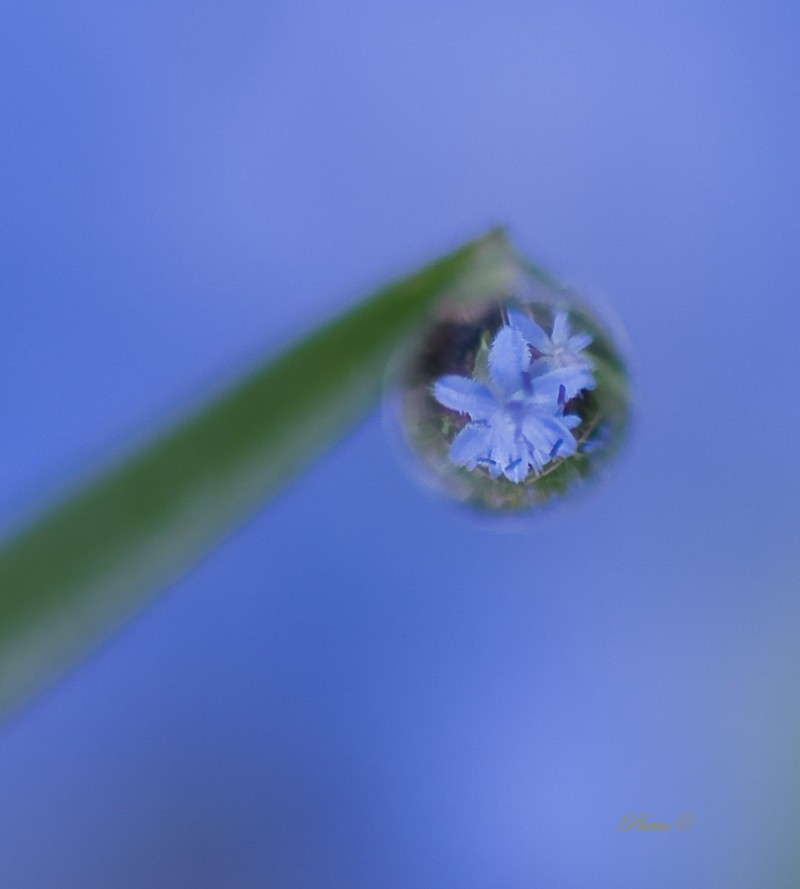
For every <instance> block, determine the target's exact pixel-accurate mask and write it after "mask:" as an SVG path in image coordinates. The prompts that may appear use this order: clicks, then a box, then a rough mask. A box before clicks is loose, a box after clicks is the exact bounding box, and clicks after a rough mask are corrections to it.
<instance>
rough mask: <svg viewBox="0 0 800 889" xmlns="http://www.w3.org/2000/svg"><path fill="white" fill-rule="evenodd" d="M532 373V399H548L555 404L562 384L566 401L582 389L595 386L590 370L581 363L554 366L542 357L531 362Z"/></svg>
mask: <svg viewBox="0 0 800 889" xmlns="http://www.w3.org/2000/svg"><path fill="white" fill-rule="evenodd" d="M532 375H533V379H532V383H533V399H534V400H535V401H542V400H545V399H549V400H551V401H552V402H553V404H555V403H556V402H557V401H558V393H559V389H560V388H561V387H562V386H563V387H564V389H565V398H566V400H567V401H569V400H570V399H571V398H574V397H575V396H576V395H577V394H578V393H579V392H580V391H581V390H582V389H594V387H595V382H594V377H593V376H592V373H591V371H590V370H589V369H588V368H587V367H585V366H584V365H581V364H570V365H567V366H566V367H555V366H553V364H552V363H551V362H549V361H548V360H547V359H546V358H542V359H541V360H540V361H535V362H534V363H533V368H532Z"/></svg>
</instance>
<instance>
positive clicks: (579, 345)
mask: <svg viewBox="0 0 800 889" xmlns="http://www.w3.org/2000/svg"><path fill="white" fill-rule="evenodd" d="M591 342H592V338H591V337H590V336H589V334H588V333H574V334H573V335H572V336H571V337H570V338H569V339H568V340H567V349H568V350H569V351H570V352H580V351H581V349H585V348H586V347H587V346H589V345H591Z"/></svg>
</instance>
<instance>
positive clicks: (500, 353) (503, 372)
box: [489, 327, 531, 398]
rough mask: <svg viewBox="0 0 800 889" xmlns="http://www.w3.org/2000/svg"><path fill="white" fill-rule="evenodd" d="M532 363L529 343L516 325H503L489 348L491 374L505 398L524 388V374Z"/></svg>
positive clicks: (495, 384)
mask: <svg viewBox="0 0 800 889" xmlns="http://www.w3.org/2000/svg"><path fill="white" fill-rule="evenodd" d="M530 363H531V356H530V352H529V351H528V344H527V343H526V342H525V338H524V337H523V335H522V333H520V331H519V330H517V329H516V328H515V327H501V328H500V330H499V331H498V332H497V335H496V336H495V338H494V341H493V342H492V347H491V349H489V375H490V376H491V378H492V383H493V384H494V386H495V387H496V388H497V390H498V392H499V393H501V394H502V396H503V397H504V398H509V397H510V396H511V395H513V394H514V393H515V392H518V391H519V390H520V389H521V388H523V378H522V375H523V373H525V372H526V371H527V370H528V367H529V365H530Z"/></svg>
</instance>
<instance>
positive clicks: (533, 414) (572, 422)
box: [434, 319, 593, 482]
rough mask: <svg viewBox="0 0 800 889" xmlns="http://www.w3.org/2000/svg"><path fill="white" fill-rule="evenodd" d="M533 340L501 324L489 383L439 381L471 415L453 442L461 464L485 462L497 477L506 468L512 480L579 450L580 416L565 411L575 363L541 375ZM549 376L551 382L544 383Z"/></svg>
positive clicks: (441, 397)
mask: <svg viewBox="0 0 800 889" xmlns="http://www.w3.org/2000/svg"><path fill="white" fill-rule="evenodd" d="M526 320H527V319H526ZM530 323H531V324H532V325H534V322H530ZM534 326H536V325H534ZM538 329H539V328H537V330H538ZM530 346H531V343H529V342H526V338H525V337H523V334H522V332H521V331H520V330H519V329H518V328H515V327H501V328H500V330H499V331H498V333H497V335H496V336H495V338H494V341H493V343H492V346H491V348H490V350H489V384H488V386H484V385H482V384H481V383H479V382H477V381H476V380H474V379H470V378H468V377H460V376H454V375H448V376H444V377H442V378H441V379H439V380H437V381H436V383H435V384H434V395H435V397H436V400H437V401H438V402H439V403H440V404H442V405H444V407H447V408H450V409H451V410H454V411H458V412H459V413H463V414H466V415H467V416H468V417H469V418H470V422H469V423H468V424H467V425H466V426H465V427H464V428H463V429H462V430H461V431H460V432H459V433H458V434H457V435H456V437H455V439H454V440H453V443H452V445H451V446H450V459H451V460H452V461H453V462H454V463H456V464H457V465H459V466H466V467H467V468H469V469H476V468H478V467H480V468H483V469H485V470H486V471H487V472H488V473H489V475H491V476H492V477H496V476H498V475H500V474H501V473H502V474H503V475H505V477H506V478H507V479H509V480H510V481H512V482H521V481H522V480H523V479H524V478H525V477H526V476H527V475H528V473H529V472H530V471H531V470H533V472H537V473H538V472H541V471H542V469H544V467H545V466H546V465H547V464H548V463H550V461H551V460H553V459H554V458H555V457H556V456H559V457H568V456H570V455H571V454H574V453H575V450H576V448H577V444H576V441H575V438H574V437H573V435H572V431H571V430H572V429H574V428H575V427H576V426H578V425H580V423H581V418H580V417H579V416H577V415H576V414H566V415H565V414H564V402H565V398H566V391H567V389H566V384H567V383H569V385H570V389H571V390H573V389H574V382H575V381H574V374H573V372H572V367H571V366H569V365H565V366H564V367H563V368H555V369H552V370H548V371H547V373H545V374H544V375H538V374H537V369H538V366H539V365H540V364H541V363H542V361H543V359H542V358H541V357H535V358H533V359H532V356H531V354H530V352H529V348H530ZM545 379H547V380H548V384H547V385H545V386H543V387H540V382H541V381H542V380H545ZM591 385H593V381H591ZM554 386H555V387H556V388H555V392H556V393H558V394H557V395H555V397H554V394H553V387H554ZM573 394H577V392H574V393H573Z"/></svg>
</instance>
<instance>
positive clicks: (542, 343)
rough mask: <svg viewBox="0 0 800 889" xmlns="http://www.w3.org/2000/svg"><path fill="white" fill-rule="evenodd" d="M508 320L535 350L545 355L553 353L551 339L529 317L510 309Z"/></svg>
mask: <svg viewBox="0 0 800 889" xmlns="http://www.w3.org/2000/svg"><path fill="white" fill-rule="evenodd" d="M508 320H509V323H510V324H511V325H512V327H516V328H517V330H518V331H519V332H520V333H521V334H522V335H523V336H524V337H525V342H526V343H530V345H531V346H533V347H534V349H538V351H540V352H542V353H544V354H547V353H548V352H552V351H553V344H552V342H551V341H550V337H549V336H548V335H547V334H546V333H545V332H544V331H543V330H542V328H541V327H539V325H538V324H537V323H536V322H535V321H532V320H531V319H530V318H529V317H528V316H527V315H523V314H522V312H517V311H515V310H514V309H509V310H508Z"/></svg>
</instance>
